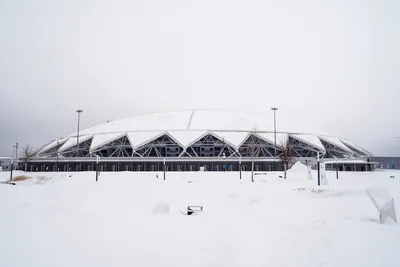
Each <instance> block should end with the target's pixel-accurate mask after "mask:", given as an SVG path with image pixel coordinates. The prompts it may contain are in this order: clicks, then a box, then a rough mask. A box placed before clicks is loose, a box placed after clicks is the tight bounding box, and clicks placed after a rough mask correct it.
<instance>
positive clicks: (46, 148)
mask: <svg viewBox="0 0 400 267" xmlns="http://www.w3.org/2000/svg"><path fill="white" fill-rule="evenodd" d="M67 140H68V138H62V139H58V140H57V139H56V140H54V141H52V142H50V144H48V145H47V146H45V147H44V148H42V149H41V150H40V151H39V152H38V154H41V153H44V152H46V151H47V150H49V149H52V148H54V147H56V146H57V144H58V145H62V144H63V143H65V142H66V141H67ZM57 141H58V142H57Z"/></svg>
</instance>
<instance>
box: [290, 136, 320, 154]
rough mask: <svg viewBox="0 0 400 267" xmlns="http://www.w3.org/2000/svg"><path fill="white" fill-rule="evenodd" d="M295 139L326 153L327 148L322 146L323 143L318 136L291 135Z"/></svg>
mask: <svg viewBox="0 0 400 267" xmlns="http://www.w3.org/2000/svg"><path fill="white" fill-rule="evenodd" d="M290 136H291V137H293V138H296V139H298V140H300V141H302V142H304V143H307V144H309V145H310V146H313V147H315V148H317V149H319V150H320V151H324V152H325V147H324V146H323V145H322V143H321V141H320V140H319V138H318V136H316V135H313V134H291V135H290Z"/></svg>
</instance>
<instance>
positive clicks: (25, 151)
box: [19, 145, 35, 171]
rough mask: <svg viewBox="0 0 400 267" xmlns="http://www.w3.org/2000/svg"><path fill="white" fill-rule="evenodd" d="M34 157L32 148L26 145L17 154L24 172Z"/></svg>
mask: <svg viewBox="0 0 400 267" xmlns="http://www.w3.org/2000/svg"><path fill="white" fill-rule="evenodd" d="M34 156H35V153H34V150H33V147H32V146H30V145H26V146H24V147H23V148H22V151H21V153H20V154H19V159H20V160H21V161H22V162H23V163H24V165H25V171H27V169H28V162H30V161H31V160H32V159H33V157H34Z"/></svg>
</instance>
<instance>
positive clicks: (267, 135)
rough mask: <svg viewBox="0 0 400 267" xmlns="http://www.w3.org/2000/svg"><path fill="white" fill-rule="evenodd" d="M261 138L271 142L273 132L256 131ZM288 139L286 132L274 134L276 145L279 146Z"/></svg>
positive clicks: (273, 139) (272, 140)
mask: <svg viewBox="0 0 400 267" xmlns="http://www.w3.org/2000/svg"><path fill="white" fill-rule="evenodd" d="M257 135H258V136H260V137H261V138H262V139H264V140H265V141H267V142H270V143H271V144H274V143H275V134H274V133H257ZM287 139H288V134H287V133H277V134H276V145H277V146H280V145H281V144H283V143H285V142H286V141H287Z"/></svg>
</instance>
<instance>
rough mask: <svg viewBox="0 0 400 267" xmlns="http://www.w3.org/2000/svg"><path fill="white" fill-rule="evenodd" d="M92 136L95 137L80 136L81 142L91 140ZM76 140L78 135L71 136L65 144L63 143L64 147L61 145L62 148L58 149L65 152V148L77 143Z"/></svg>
mask: <svg viewBox="0 0 400 267" xmlns="http://www.w3.org/2000/svg"><path fill="white" fill-rule="evenodd" d="M92 137H93V135H84V136H79V144H80V143H82V142H85V141H87V140H89V139H90V138H92ZM76 142H77V137H70V138H69V139H68V141H67V142H65V144H64V145H62V147H60V149H59V150H58V151H59V152H63V151H65V150H67V149H68V148H71V147H73V146H75V145H76Z"/></svg>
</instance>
